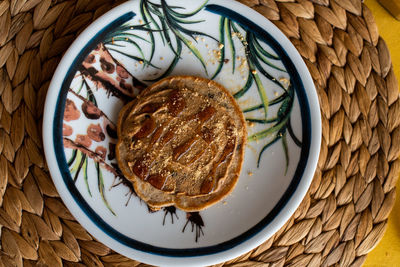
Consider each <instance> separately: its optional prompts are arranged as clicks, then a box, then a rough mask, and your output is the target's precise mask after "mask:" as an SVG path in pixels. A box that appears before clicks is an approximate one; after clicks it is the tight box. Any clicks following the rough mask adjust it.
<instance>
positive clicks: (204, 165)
mask: <svg viewBox="0 0 400 267" xmlns="http://www.w3.org/2000/svg"><path fill="white" fill-rule="evenodd" d="M246 137H247V134H246V124H245V121H244V117H243V113H242V112H241V110H240V109H239V107H238V105H237V104H236V101H235V100H234V98H233V97H232V96H231V95H230V93H229V92H228V91H227V90H226V89H225V88H224V87H222V86H221V85H219V84H218V83H216V82H213V81H211V80H208V79H204V78H199V77H193V76H175V77H169V78H165V79H163V80H161V81H159V82H157V83H155V84H153V85H152V86H150V87H148V88H146V89H145V90H144V91H143V92H142V93H141V94H140V95H139V96H138V97H137V98H136V99H135V100H133V101H132V102H130V103H128V104H127V105H126V106H125V107H124V108H123V109H122V110H121V112H120V114H119V118H118V143H117V147H116V155H117V160H118V165H119V167H120V169H121V171H122V173H123V174H124V176H125V177H126V178H127V179H128V180H130V181H131V182H132V183H133V186H134V189H135V191H136V193H137V195H138V196H139V197H140V198H141V199H142V200H144V201H145V202H146V203H147V204H148V205H149V206H150V207H152V208H161V207H165V206H171V205H175V206H176V207H177V208H180V209H182V210H184V211H198V210H201V209H204V208H206V207H208V206H210V205H212V204H214V203H216V202H217V201H219V200H220V199H222V198H223V197H225V196H226V195H228V194H229V193H230V192H231V191H232V190H233V188H234V186H235V184H236V182H237V180H238V177H239V174H240V170H241V165H242V162H243V156H244V148H245V142H246Z"/></svg>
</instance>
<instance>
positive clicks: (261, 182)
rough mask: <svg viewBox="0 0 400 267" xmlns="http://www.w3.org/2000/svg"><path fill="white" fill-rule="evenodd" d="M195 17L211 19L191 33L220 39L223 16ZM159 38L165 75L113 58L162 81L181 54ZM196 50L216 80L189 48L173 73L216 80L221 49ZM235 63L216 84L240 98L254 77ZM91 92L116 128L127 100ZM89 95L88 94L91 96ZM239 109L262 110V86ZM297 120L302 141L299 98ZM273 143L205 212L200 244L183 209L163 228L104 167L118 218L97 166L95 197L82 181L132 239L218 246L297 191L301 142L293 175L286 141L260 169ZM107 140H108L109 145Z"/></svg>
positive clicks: (251, 154)
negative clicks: (259, 106) (230, 190)
mask: <svg viewBox="0 0 400 267" xmlns="http://www.w3.org/2000/svg"><path fill="white" fill-rule="evenodd" d="M138 2H139V1H136V2H134V3H132V5H137V4H138ZM179 3H180V4H181V5H182V4H183V3H182V2H179ZM133 9H134V10H135V9H136V10H137V9H138V7H134V8H133ZM190 10H191V9H190V8H188V11H190ZM191 19H193V20H202V19H204V20H206V23H196V24H193V25H190V24H189V25H185V27H187V28H192V29H196V30H197V31H200V32H206V33H207V34H209V35H211V36H214V37H216V38H217V39H218V36H219V33H218V24H219V16H218V15H215V14H212V13H209V12H207V11H202V12H200V13H199V14H197V15H196V16H193V17H192V18H191ZM129 23H131V24H132V25H133V24H140V23H142V20H141V17H140V15H139V14H138V15H137V16H136V17H135V18H134V19H133V20H131V21H130V22H128V24H129ZM210 25H215V26H210ZM135 33H136V34H139V35H141V36H142V37H143V38H148V35H147V34H146V32H135ZM155 38H156V43H157V46H156V50H155V54H154V58H153V60H152V63H153V64H155V65H156V66H158V67H160V68H161V70H157V69H155V68H152V67H145V68H143V65H142V64H140V63H138V62H137V61H135V60H132V59H130V58H128V57H126V56H122V55H121V54H119V53H115V52H112V51H111V55H112V56H113V57H114V58H115V59H117V60H118V61H119V62H120V63H121V64H122V65H124V67H125V68H126V69H127V70H128V71H129V72H130V73H131V74H132V75H133V76H135V77H136V78H137V79H139V80H141V81H144V80H146V79H151V78H154V77H157V75H159V74H160V73H162V72H163V71H164V70H165V69H166V68H167V67H168V66H169V64H170V62H171V60H172V59H173V56H174V55H173V53H172V52H171V50H170V49H168V47H167V46H163V44H162V40H161V39H160V37H159V35H157V34H155ZM234 42H235V45H237V47H240V40H239V39H238V38H234ZM138 43H139V44H140V46H141V48H142V49H143V52H144V54H145V57H146V58H148V55H149V53H150V45H149V44H148V43H146V42H140V41H138ZM193 44H194V45H195V46H196V47H197V48H198V49H199V51H200V53H201V54H202V56H203V57H204V59H205V61H206V62H207V70H208V74H209V75H208V76H207V75H206V73H205V71H204V68H203V66H202V65H201V64H200V62H199V60H198V59H197V58H196V57H195V56H194V55H193V54H192V53H191V52H190V51H189V50H188V49H187V48H186V47H183V52H182V58H181V60H180V61H179V63H178V64H177V65H176V67H175V69H174V70H173V72H172V73H171V74H170V75H183V74H184V75H197V76H202V77H205V78H210V77H211V75H212V74H213V73H214V72H215V69H216V67H217V63H218V60H217V58H216V57H215V55H214V51H213V50H218V43H217V42H215V41H213V40H211V39H210V38H207V37H202V36H199V39H198V43H197V44H196V42H194V41H193ZM263 46H264V48H265V49H266V50H268V51H270V52H272V53H273V54H275V53H274V52H273V51H272V49H271V48H269V47H268V46H267V45H265V44H263ZM119 49H120V51H123V52H124V53H126V54H131V55H135V56H140V54H139V53H138V52H137V49H136V48H135V47H134V46H129V45H127V46H126V47H125V48H119ZM237 53H238V54H236V56H237V57H239V58H243V57H244V51H243V50H242V51H239V52H237ZM225 57H226V58H231V57H232V55H231V54H230V50H229V49H226V55H225ZM274 63H275V64H276V65H278V66H280V67H283V66H282V64H281V62H279V61H274ZM231 64H232V60H229V61H228V62H227V63H226V64H224V67H223V69H222V71H221V72H220V73H219V75H218V76H217V77H216V78H215V79H214V80H215V81H217V82H219V83H221V84H222V85H224V86H225V87H226V88H227V89H228V90H229V91H230V92H232V93H234V92H237V91H238V90H239V89H240V88H241V87H242V86H243V85H244V83H245V82H246V80H245V79H246V77H247V75H248V69H247V67H246V64H244V66H245V67H239V66H240V61H238V62H237V67H236V70H235V73H234V74H232V65H231ZM263 66H264V67H265V68H266V69H267V70H268V71H269V72H270V73H271V74H272V75H273V76H274V77H278V78H283V77H285V78H289V77H288V74H287V73H285V72H280V71H278V70H275V69H272V68H270V67H268V66H265V65H263ZM261 77H262V82H263V84H264V87H265V88H266V92H267V95H268V98H269V99H274V98H276V95H277V93H280V89H279V88H278V87H277V85H275V84H273V83H272V82H271V81H269V80H267V79H265V78H264V77H263V76H261ZM79 83H80V78H79V77H77V78H75V79H74V80H73V82H72V84H71V89H72V90H74V91H77V90H78V87H79ZM89 83H90V82H89ZM148 84H149V83H148ZM89 86H90V87H92V90H93V92H94V95H95V98H96V100H97V104H98V107H99V108H100V109H101V110H102V111H103V112H104V113H105V114H106V115H107V116H108V118H109V119H110V120H111V121H113V122H114V123H116V121H117V117H118V111H119V109H120V108H121V107H122V102H121V101H120V100H119V99H118V98H116V97H114V96H112V95H111V96H110V95H108V94H107V93H106V91H105V90H104V89H102V88H100V89H98V90H96V88H95V85H94V84H89ZM81 92H82V94H83V92H84V91H81ZM67 97H68V99H70V100H73V101H77V100H76V97H75V96H73V95H72V94H71V93H69V94H68V96H67ZM238 104H239V105H240V107H241V108H243V109H244V108H247V107H250V106H254V105H256V104H260V100H259V96H258V92H257V88H256V86H255V85H254V84H253V86H252V87H251V89H250V91H249V92H247V93H246V94H245V95H244V96H243V97H241V98H240V99H239V100H238ZM278 107H279V105H276V106H271V107H270V108H269V113H270V114H276V113H277V108H278ZM260 112H262V110H258V111H254V112H252V113H248V114H246V116H247V115H249V117H256V116H257V114H259V113H260ZM250 115H254V116H250ZM291 122H292V126H293V130H294V132H295V134H296V136H297V137H298V138H299V139H300V140H301V138H302V136H301V131H302V123H301V117H300V108H299V103H298V99H297V97H296V98H295V103H294V106H293V111H292V113H291ZM69 125H70V126H71V127H73V128H74V131H75V130H76V131H77V132H79V131H85V129H84V128H85V127H86V126H87V124H85V123H81V122H80V121H74V122H70V123H69ZM263 127H264V128H265V125H259V126H258V125H257V124H256V126H253V127H248V132H249V135H251V134H252V133H255V132H256V131H257V130H260V129H263ZM269 140H270V139H268V138H266V139H263V140H260V141H254V142H249V143H248V145H247V148H246V154H245V161H244V163H243V168H242V172H241V176H240V179H239V182H238V184H237V185H236V188H235V190H234V191H233V193H232V194H231V195H229V196H228V197H227V198H226V199H225V200H224V201H221V202H220V203H218V204H216V205H214V206H212V207H210V208H208V209H206V210H204V211H201V212H200V214H201V216H202V219H203V221H204V227H203V228H202V230H203V232H204V236H201V237H200V238H199V239H198V240H197V242H195V236H194V233H192V232H191V230H192V225H191V223H190V222H189V224H188V225H187V226H186V229H185V231H184V232H182V229H183V227H184V225H185V223H186V213H185V212H182V211H177V216H178V217H179V219H177V218H176V217H174V223H173V224H172V223H171V216H170V214H167V217H166V219H165V225H163V224H162V222H163V218H164V211H159V212H156V213H149V211H148V208H147V206H146V205H145V203H143V202H141V201H140V200H139V199H138V198H137V197H135V196H132V197H131V199H130V201H129V202H128V205H125V204H126V203H127V201H128V198H129V195H127V193H129V190H128V188H127V187H126V186H124V185H119V186H116V187H113V188H111V186H112V184H113V181H114V175H113V174H112V173H111V172H108V171H107V170H105V169H102V174H103V178H104V184H105V193H104V194H105V196H106V198H107V200H108V202H109V205H110V207H111V208H112V209H113V210H114V212H115V214H116V215H113V214H112V213H111V212H110V210H109V209H108V208H107V207H106V205H105V204H104V203H103V200H102V198H101V195H100V193H99V190H97V188H98V182H97V173H96V169H95V165H94V163H93V161H91V162H89V163H88V183H89V188H90V189H91V194H92V196H90V195H89V193H88V190H87V186H86V184H85V180H84V179H83V173H81V174H80V175H79V177H78V179H77V181H76V187H77V188H78V190H79V191H80V193H81V194H82V196H83V197H84V199H85V200H86V201H87V203H88V204H89V205H90V206H91V207H92V208H93V209H94V210H95V212H96V213H97V214H98V215H99V216H100V217H101V218H102V219H103V220H104V221H105V222H106V223H108V224H109V225H110V226H111V227H113V228H114V229H115V230H117V231H118V232H120V233H122V234H124V235H126V236H128V237H130V238H132V239H135V240H138V241H141V242H144V243H147V244H151V245H155V246H160V247H167V248H191V247H203V246H209V245H215V244H219V243H221V242H224V241H228V240H230V239H232V238H234V237H236V236H238V235H240V234H241V233H243V232H245V231H246V230H248V229H250V228H251V227H253V226H254V225H255V224H257V223H258V222H259V221H260V220H261V219H263V218H264V217H265V216H266V215H267V214H268V213H269V212H270V211H271V210H272V209H273V207H274V206H275V205H276V204H277V202H278V201H279V199H280V198H281V197H282V195H283V194H284V192H285V190H286V189H287V187H288V186H289V184H290V182H291V180H292V178H293V175H294V172H295V170H296V167H297V164H298V162H299V159H300V148H299V147H298V146H296V145H295V144H294V142H293V140H292V139H291V138H289V137H288V138H287V141H288V151H289V166H288V169H287V172H286V174H285V168H286V161H285V155H284V151H283V149H282V144H281V142H280V141H278V142H276V143H275V144H274V145H272V146H271V147H270V148H268V149H267V150H266V151H265V152H264V153H263V156H262V160H261V163H260V167H259V168H257V158H258V154H259V152H260V150H261V148H262V147H263V146H264V145H265V144H266V143H267V142H268V141H269ZM105 142H107V139H106V140H105ZM71 154H72V149H65V155H66V158H67V160H68V159H69V158H70V157H71Z"/></svg>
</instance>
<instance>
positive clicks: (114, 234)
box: [53, 5, 311, 257]
mask: <svg viewBox="0 0 400 267" xmlns="http://www.w3.org/2000/svg"><path fill="white" fill-rule="evenodd" d="M205 9H206V10H208V11H210V12H212V13H216V14H219V15H221V16H225V17H227V18H230V19H231V20H234V21H236V22H237V23H239V24H241V25H242V26H243V27H245V28H247V29H249V30H251V31H253V32H254V33H255V34H256V35H257V37H258V38H260V39H261V40H264V42H265V43H267V44H268V45H270V46H271V47H272V49H273V50H274V51H275V52H276V54H278V55H279V56H280V58H281V60H282V62H283V64H284V66H285V68H286V69H287V71H288V73H289V75H290V77H291V80H292V81H293V85H294V87H295V90H296V93H297V96H298V99H299V102H300V103H301V105H300V109H301V118H302V124H303V129H302V136H303V140H302V141H303V145H302V149H301V155H300V161H299V164H298V166H297V169H296V172H295V174H294V177H293V179H292V182H291V183H290V185H289V187H288V188H287V190H286V192H285V193H284V195H283V196H282V198H281V199H280V200H279V202H278V203H277V205H276V206H275V207H274V208H273V210H272V211H271V212H270V213H269V214H268V215H267V216H266V217H264V218H263V219H262V220H261V221H260V222H259V223H257V224H256V225H255V226H253V227H252V228H251V229H249V230H247V231H246V232H244V233H242V234H241V235H239V236H237V237H235V238H233V239H231V240H228V241H226V242H223V243H220V244H218V245H213V246H207V247H200V248H189V249H170V248H164V247H157V246H152V245H149V244H146V243H143V242H140V241H137V240H134V239H132V238H130V237H128V236H125V235H123V234H121V233H120V232H118V231H116V230H115V229H114V228H112V227H111V226H110V225H108V224H107V223H106V222H105V221H104V220H103V219H102V218H101V217H100V216H99V215H98V214H97V213H96V212H95V211H94V210H93V209H92V208H91V207H90V206H89V205H88V203H87V202H86V201H85V199H84V198H83V197H82V195H81V194H80V192H79V191H78V190H77V188H76V187H75V184H74V182H73V180H72V178H71V175H70V172H69V170H68V165H67V161H66V158H65V154H64V147H63V141H62V123H63V116H64V108H65V101H66V97H67V93H68V89H69V86H70V84H71V82H72V79H73V77H74V75H75V73H76V71H77V70H78V67H79V64H81V62H82V61H83V60H84V59H85V57H86V56H87V55H88V54H89V52H90V51H92V49H94V48H95V47H96V45H97V44H98V43H99V42H100V41H101V40H102V38H104V36H105V35H106V34H107V33H108V32H110V31H111V30H113V29H114V28H116V27H117V26H119V25H121V24H123V23H125V22H127V21H128V20H130V19H131V18H133V17H134V16H135V14H134V13H133V12H128V13H126V14H124V15H122V16H121V17H119V18H118V19H116V20H114V21H113V22H111V23H110V24H109V25H107V26H105V27H104V28H103V29H102V30H101V31H100V32H99V33H97V34H96V36H95V37H93V38H92V39H91V40H90V41H89V42H88V43H87V45H86V46H85V47H84V48H83V49H82V51H81V52H80V53H79V54H78V56H77V57H76V58H75V60H74V62H73V63H72V65H71V67H70V68H69V70H68V72H67V74H66V76H65V79H64V81H63V83H62V87H61V90H60V94H59V97H58V100H57V105H56V110H55V117H54V122H53V138H54V149H55V154H56V159H57V163H58V166H59V169H60V172H61V175H62V178H63V181H64V183H65V184H66V187H67V188H68V190H69V191H70V192H71V195H72V197H73V198H74V200H75V201H76V203H77V204H78V206H79V207H80V208H81V209H82V210H83V212H84V213H85V214H86V215H87V216H88V218H90V220H91V221H92V222H93V223H94V224H95V225H96V226H97V227H99V228H100V229H101V230H102V231H103V232H104V233H106V234H107V235H109V236H110V237H111V238H113V239H115V240H116V241H118V242H120V243H122V244H124V245H126V246H128V247H131V248H133V249H137V250H140V251H143V252H148V253H153V254H158V255H162V256H172V257H191V256H202V255H209V254H213V253H218V252H222V251H226V250H229V249H231V248H233V247H235V246H237V245H239V244H241V243H243V242H244V241H246V240H248V239H249V238H251V237H253V236H254V235H255V234H257V233H259V232H260V231H261V230H263V229H264V228H265V227H266V226H267V225H268V224H269V223H270V222H271V221H272V220H273V219H274V218H275V217H276V216H277V215H278V214H279V212H280V211H281V210H282V209H283V207H284V206H285V205H286V204H287V202H288V201H289V199H290V196H291V195H292V194H293V192H294V191H295V190H296V188H297V186H298V184H299V182H300V180H301V177H302V175H303V172H304V168H305V166H306V165H307V161H308V156H309V151H310V144H311V117H310V109H309V104H308V100H307V96H306V93H305V90H304V86H303V83H302V81H301V79H300V76H299V74H298V73H297V71H296V68H295V66H294V64H293V63H292V61H291V60H290V58H289V56H288V55H287V53H286V52H285V50H284V49H283V48H282V47H281V46H280V44H279V43H278V42H277V41H276V40H275V39H274V38H273V37H272V36H271V35H270V34H269V33H268V32H266V31H265V30H263V29H262V28H261V27H259V26H258V25H256V24H255V23H253V22H252V21H250V20H249V19H247V18H245V17H243V16H242V15H240V14H239V13H237V12H234V11H232V10H230V9H227V8H224V7H222V6H218V5H207V6H206V8H205Z"/></svg>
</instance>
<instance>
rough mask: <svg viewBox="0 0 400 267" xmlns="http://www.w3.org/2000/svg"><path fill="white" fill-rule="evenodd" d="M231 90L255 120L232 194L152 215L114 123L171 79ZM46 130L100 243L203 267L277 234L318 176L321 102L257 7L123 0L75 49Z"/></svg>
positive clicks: (63, 185)
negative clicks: (127, 176) (192, 78)
mask: <svg viewBox="0 0 400 267" xmlns="http://www.w3.org/2000/svg"><path fill="white" fill-rule="evenodd" d="M183 74H185V75H196V76H202V77H206V78H209V79H214V80H215V81H217V82H219V83H221V84H222V85H224V86H225V87H226V88H227V89H228V90H229V91H230V92H231V93H232V94H233V95H234V97H235V98H236V100H237V102H238V104H239V105H240V107H241V108H242V110H243V112H244V114H245V117H246V118H247V119H248V122H249V125H248V126H249V127H248V132H249V136H248V145H247V147H246V153H245V161H244V164H243V168H242V173H241V176H240V178H239V182H238V184H237V185H236V188H235V190H234V191H233V193H232V194H231V195H229V196H228V197H227V198H226V199H225V200H224V201H221V202H220V203H218V204H216V205H214V206H212V207H210V208H208V209H206V210H204V211H200V212H195V213H187V214H186V213H185V212H183V211H180V210H175V208H173V207H169V208H166V209H163V210H160V211H158V212H154V213H151V212H149V210H148V208H147V206H146V204H145V203H143V202H141V201H140V199H138V198H137V197H136V196H135V195H134V194H132V189H131V186H129V182H126V180H124V178H123V177H122V176H121V175H120V172H119V170H118V166H117V164H116V161H115V157H114V151H113V150H114V149H113V148H114V146H115V143H116V134H115V122H116V119H117V116H118V112H119V110H120V109H121V107H122V106H123V105H124V103H127V102H128V101H130V100H131V99H132V98H133V97H134V96H135V95H136V94H137V93H138V92H139V91H140V90H141V89H142V88H143V87H145V86H146V85H148V84H151V83H152V82H154V81H156V80H158V79H161V78H162V77H166V76H171V75H183ZM43 135H44V137H43V138H44V144H45V153H46V159H47V163H48V166H49V169H50V172H51V175H52V177H53V181H54V183H55V185H56V187H57V190H58V191H59V194H60V196H61V197H62V199H63V200H64V202H65V204H66V206H67V207H68V208H69V210H70V211H71V213H72V214H73V215H74V216H75V218H76V219H77V220H78V221H79V222H80V223H81V224H82V225H83V226H84V227H85V228H86V229H87V230H88V231H89V232H90V233H91V234H92V235H93V236H94V237H96V238H97V239H98V240H99V241H100V242H102V243H104V244H106V245H107V246H109V247H110V248H112V249H113V250H115V251H117V252H119V253H121V254H123V255H125V256H127V257H130V258H133V259H136V260H139V261H142V262H146V263H150V264H155V265H175V266H176V265H208V264H214V263H218V262H222V261H226V260H229V259H231V258H234V257H236V256H239V255H241V254H243V253H245V252H247V251H249V250H251V249H253V248H255V247H256V246H258V245H259V244H261V243H262V242H263V241H265V240H266V239H268V238H269V237H271V236H272V235H273V234H274V233H275V232H276V231H277V230H278V229H279V228H280V227H281V226H282V225H283V224H284V223H285V222H286V221H287V220H288V219H289V217H290V216H291V215H292V214H293V212H294V211H295V210H296V208H297V207H298V205H299V204H300V202H301V200H302V199H303V197H304V195H305V193H306V191H307V189H308V187H309V185H310V183H311V180H312V177H313V174H314V171H315V168H316V164H317V159H318V154H319V147H320V140H321V121H320V112H319V105H318V98H317V95H316V92H315V88H314V85H313V82H312V79H311V76H310V74H309V72H308V71H307V67H306V66H305V64H304V62H303V61H302V59H301V57H300V55H299V54H298V53H297V51H296V50H295V48H294V47H293V46H292V44H291V43H290V42H289V40H288V39H287V38H286V37H285V36H284V35H283V34H282V33H281V32H280V31H279V30H278V29H277V28H276V27H275V26H274V25H273V24H272V23H271V22H269V21H268V20H267V19H265V18H264V17H263V16H262V15H260V14H258V13H257V12H255V11H253V10H252V9H250V8H248V7H246V6H244V5H242V4H239V3H237V2H234V1H228V0H218V1H217V0H215V1H213V0H210V1H208V2H207V1H206V2H202V1H194V0H193V1H172V0H171V1H170V0H166V1H164V0H162V1H156V0H152V1H149V0H142V1H139V0H135V1H129V2H126V3H124V4H122V5H120V6H118V7H116V8H114V9H112V10H111V11H110V12H108V13H107V14H105V15H104V16H102V17H101V18H99V19H97V20H96V21H95V22H94V23H93V24H92V25H90V26H89V27H88V28H87V29H86V30H85V31H84V32H83V33H82V34H81V35H80V36H79V37H78V38H77V39H76V41H75V42H74V43H73V44H72V45H71V47H70V48H69V49H68V51H67V52H66V54H65V56H64V57H63V59H62V61H61V62H60V64H59V66H58V68H57V70H56V72H55V74H54V77H53V80H52V82H51V84H50V88H49V91H48V94H47V99H46V106H45V117H44V123H43Z"/></svg>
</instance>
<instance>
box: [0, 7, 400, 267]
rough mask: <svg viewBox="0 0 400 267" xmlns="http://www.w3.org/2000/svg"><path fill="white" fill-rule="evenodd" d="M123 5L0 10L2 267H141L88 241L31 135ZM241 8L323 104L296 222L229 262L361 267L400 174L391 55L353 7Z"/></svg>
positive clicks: (399, 107) (367, 14) (367, 18)
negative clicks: (53, 95)
mask: <svg viewBox="0 0 400 267" xmlns="http://www.w3.org/2000/svg"><path fill="white" fill-rule="evenodd" d="M120 2H121V1H119V2H111V1H106V0H101V1H90V0H78V1H50V0H43V1H41V0H28V1H27V0H5V1H2V2H0V68H1V69H0V95H1V101H0V225H1V226H2V229H1V250H0V266H2V265H4V266H22V265H24V266H31V265H32V266H34V265H37V264H38V265H40V266H62V265H63V264H64V265H65V266H96V265H98V266H137V265H141V264H140V263H138V262H136V261H133V260H130V259H127V258H126V257H124V256H121V255H119V254H117V253H115V252H113V251H112V250H110V249H109V248H107V247H106V246H104V245H102V244H101V243H99V242H97V241H96V240H94V239H93V238H92V237H91V236H90V235H89V234H88V233H87V232H86V231H85V230H84V229H83V228H82V227H81V226H80V225H79V224H78V223H77V222H76V221H75V220H74V218H73V217H72V215H71V214H70V213H69V212H68V210H67V209H66V208H65V206H64V204H63V203H62V201H61V200H60V198H59V196H58V193H57V191H56V190H55V187H54V185H53V183H52V181H51V178H50V176H49V173H48V170H47V167H46V163H45V159H44V156H43V144H42V140H41V127H40V125H39V126H38V125H37V121H41V120H42V117H43V104H44V100H45V96H46V91H47V88H48V86H49V82H50V79H51V77H52V75H53V72H54V69H55V68H56V66H57V64H58V62H59V60H60V59H61V56H62V54H63V53H64V52H65V50H66V49H67V48H68V46H69V45H70V44H71V42H72V41H73V40H74V39H75V37H76V36H77V34H78V33H79V32H80V31H82V30H83V29H84V28H85V27H86V26H88V25H89V24H90V23H91V22H92V21H93V20H95V19H96V18H97V17H99V16H100V15H101V14H103V13H105V12H107V11H108V10H110V9H111V8H112V7H113V6H115V5H117V4H118V3H120ZM242 2H243V3H245V4H246V5H248V6H250V7H252V8H254V9H255V10H257V11H258V12H260V13H261V14H263V15H264V16H265V17H267V18H268V19H270V20H271V21H272V22H273V23H274V24H275V25H276V26H278V27H279V28H280V29H281V30H282V31H283V32H284V33H285V35H286V36H287V37H288V38H290V40H291V41H292V43H293V44H294V45H295V47H296V48H297V49H298V51H299V52H300V54H301V55H302V56H303V58H304V61H305V62H306V65H307V66H308V68H309V71H310V73H311V75H312V77H313V79H314V82H315V85H316V89H317V93H318V95H319V101H320V105H321V114H322V131H323V138H322V144H321V155H320V158H319V162H318V169H317V171H316V173H315V176H314V180H313V183H312V186H311V188H310V190H309V192H308V194H307V196H306V198H305V199H304V200H303V202H302V204H301V205H300V207H299V208H298V210H297V211H296V212H295V214H294V215H293V217H292V218H291V219H290V220H289V221H288V222H287V223H286V224H285V226H284V227H282V229H280V230H279V232H278V233H276V234H275V235H274V236H273V237H272V238H271V239H269V240H268V241H266V242H265V243H264V244H262V245H261V246H260V247H258V248H256V249H254V250H253V251H251V252H249V253H247V254H245V255H242V256H241V257H239V258H236V259H234V260H232V261H230V262H228V263H225V264H226V265H234V266H271V267H272V266H274V267H275V266H331V265H338V266H360V265H361V264H362V263H363V262H364V260H365V258H366V255H367V253H368V252H369V251H371V250H372V249H373V248H374V246H375V245H376V244H377V243H378V242H379V240H380V239H381V238H382V236H383V234H384V231H385V228H386V225H387V217H388V215H389V213H390V210H391V209H392V206H393V204H394V200H395V186H396V181H397V178H398V174H399V171H400V161H399V159H398V155H399V150H400V142H399V140H400V127H399V123H400V114H399V113H400V102H399V99H398V96H399V94H398V84H397V80H396V78H395V76H394V72H393V68H392V65H391V60H390V55H389V51H388V49H387V46H386V44H385V42H384V40H382V39H381V38H380V37H379V34H378V29H377V27H376V24H375V22H374V19H373V17H372V14H371V11H370V10H368V8H367V7H366V6H365V5H363V4H362V3H361V2H360V1H358V0H336V1H334V0H313V1H306V0H289V1H285V0H279V1H276V2H275V1H274V0H242ZM222 265H224V264H221V266H222ZM218 266H219V265H218Z"/></svg>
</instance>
